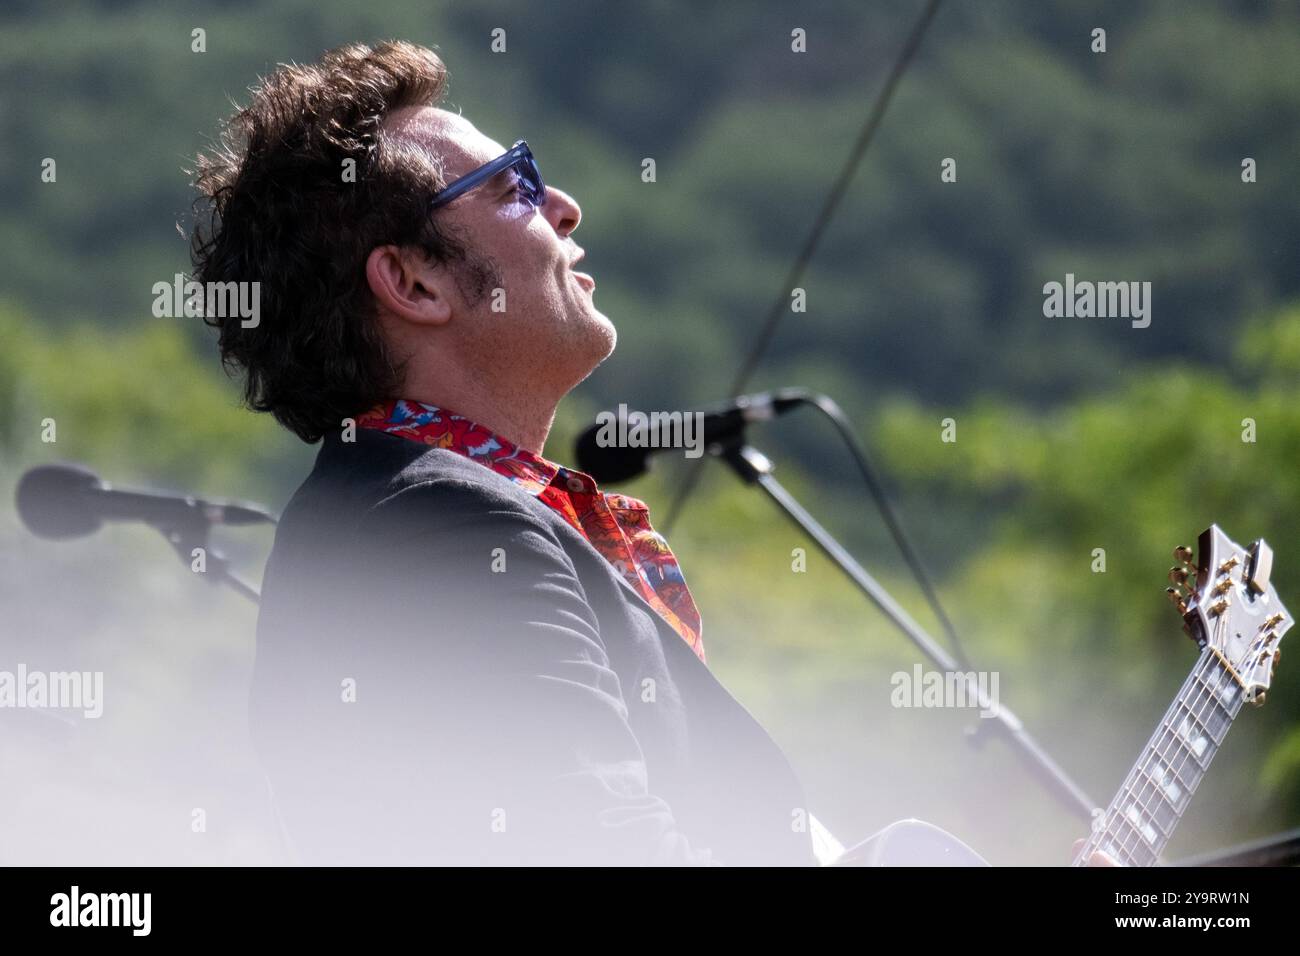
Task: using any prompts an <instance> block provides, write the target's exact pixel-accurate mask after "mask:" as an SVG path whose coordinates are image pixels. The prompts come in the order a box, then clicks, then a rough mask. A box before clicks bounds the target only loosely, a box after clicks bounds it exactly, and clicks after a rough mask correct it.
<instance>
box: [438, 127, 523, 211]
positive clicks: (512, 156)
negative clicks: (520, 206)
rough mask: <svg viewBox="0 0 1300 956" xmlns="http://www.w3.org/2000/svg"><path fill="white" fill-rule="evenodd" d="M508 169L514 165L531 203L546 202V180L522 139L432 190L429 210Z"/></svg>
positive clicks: (519, 185)
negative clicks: (446, 183)
mask: <svg viewBox="0 0 1300 956" xmlns="http://www.w3.org/2000/svg"><path fill="white" fill-rule="evenodd" d="M509 169H513V170H514V171H515V174H516V175H517V176H518V183H517V185H518V187H519V192H520V194H521V195H522V196H523V197H524V199H526V200H528V202H530V203H532V204H533V205H534V206H540V205H542V204H543V203H545V202H546V184H545V183H544V182H542V171H541V170H540V169H538V168H537V160H536V159H534V158H533V152H532V150H530V149H529V148H528V143H526V142H525V141H524V140H522V139H521V140H520V141H519V142H517V143H515V145H513V146H511V147H510V148H509V149H508V150H506V151H505V152H504V153H502V154H501V155H500V156H498V157H497V158H496V159H494V160H492V161H491V162H490V163H484V164H483V165H482V166H480V167H479V168H478V169H476V170H474V171H473V172H469V173H466V174H465V175H464V176H462V177H460V179H457V180H456V181H455V182H453V183H449V184H448V185H447V186H446V188H445V189H442V190H440V191H438V192H437V193H434V196H433V199H431V200H430V201H429V209H430V210H431V211H432V210H434V209H438V208H439V207H441V206H445V205H447V203H449V202H451V201H452V200H453V199H455V198H456V197H458V196H463V195H464V194H465V193H467V192H469V191H470V190H471V189H473V188H474V187H475V186H481V185H483V184H484V183H485V182H487V181H488V180H489V179H491V178H492V177H493V176H497V175H499V174H501V173H503V172H505V171H506V170H509Z"/></svg>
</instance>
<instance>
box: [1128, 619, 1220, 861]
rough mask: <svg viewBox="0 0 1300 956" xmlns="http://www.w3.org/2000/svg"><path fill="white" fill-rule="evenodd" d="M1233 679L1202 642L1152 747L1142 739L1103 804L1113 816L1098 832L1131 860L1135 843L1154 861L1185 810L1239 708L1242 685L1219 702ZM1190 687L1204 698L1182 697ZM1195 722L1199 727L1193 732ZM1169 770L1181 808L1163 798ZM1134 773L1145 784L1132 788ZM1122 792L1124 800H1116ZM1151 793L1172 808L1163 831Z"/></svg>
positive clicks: (1134, 778)
mask: <svg viewBox="0 0 1300 956" xmlns="http://www.w3.org/2000/svg"><path fill="white" fill-rule="evenodd" d="M1225 623H1226V622H1225V621H1223V620H1220V621H1218V622H1216V625H1215V626H1216V631H1218V632H1219V633H1216V635H1215V637H1216V638H1220V637H1222V631H1223V628H1224V625H1225ZM1216 665H1217V666H1216ZM1207 672H1209V673H1211V674H1213V677H1212V678H1211V679H1212V681H1213V683H1211V682H1210V681H1207V680H1206V679H1205V676H1206V673H1207ZM1237 683H1238V682H1237V680H1236V679H1235V678H1234V675H1233V674H1232V672H1231V671H1230V670H1229V669H1228V667H1227V662H1226V661H1225V660H1224V659H1223V658H1222V657H1221V656H1220V655H1219V654H1218V653H1215V650H1214V648H1213V646H1212V645H1210V644H1208V643H1207V646H1206V648H1205V649H1204V651H1203V653H1202V656H1201V659H1200V660H1198V661H1197V663H1196V666H1195V667H1193V668H1192V672H1191V674H1190V675H1189V676H1188V679H1187V681H1185V682H1184V685H1183V689H1182V690H1180V692H1179V694H1178V696H1177V697H1176V698H1175V700H1174V703H1173V704H1172V705H1171V706H1170V708H1169V710H1168V711H1166V713H1165V716H1164V717H1163V718H1161V721H1160V726H1159V727H1158V728H1157V731H1156V733H1155V734H1153V736H1152V740H1158V741H1159V742H1158V743H1157V744H1156V745H1155V746H1152V744H1151V742H1150V741H1149V742H1148V745H1147V747H1146V748H1144V750H1143V756H1142V757H1141V758H1139V760H1138V762H1137V764H1136V765H1135V766H1134V768H1133V772H1132V773H1130V775H1129V779H1128V780H1126V781H1125V785H1124V786H1123V787H1121V789H1120V792H1119V794H1118V795H1117V796H1116V799H1115V800H1114V801H1113V803H1112V806H1111V808H1110V809H1108V811H1107V815H1106V817H1104V818H1103V819H1113V824H1107V825H1106V826H1104V828H1103V835H1105V836H1109V837H1110V838H1111V839H1110V841H1109V845H1110V846H1111V847H1113V848H1115V849H1117V850H1118V851H1120V852H1121V854H1122V855H1124V856H1127V857H1129V858H1130V859H1131V860H1133V861H1134V862H1137V860H1138V856H1137V848H1138V847H1141V848H1142V850H1143V852H1145V853H1146V854H1148V855H1150V856H1151V862H1152V863H1154V862H1156V861H1157V860H1159V857H1160V852H1161V851H1162V850H1163V848H1164V846H1165V845H1166V844H1167V843H1168V840H1169V838H1170V837H1171V836H1172V826H1176V825H1177V823H1178V821H1179V820H1181V819H1182V815H1183V813H1184V812H1186V808H1187V807H1188V806H1189V805H1190V803H1191V797H1192V795H1193V794H1194V793H1195V791H1196V788H1197V787H1199V786H1200V784H1201V782H1202V781H1203V780H1204V778H1205V775H1206V774H1207V773H1208V771H1209V767H1210V764H1211V763H1212V762H1213V760H1214V757H1215V756H1216V754H1217V753H1218V750H1219V747H1220V746H1221V745H1222V743H1223V741H1224V740H1225V739H1226V738H1227V734H1228V731H1229V730H1231V728H1232V722H1233V720H1234V719H1235V718H1236V716H1237V714H1238V713H1239V712H1240V708H1241V705H1242V703H1243V696H1244V694H1243V692H1244V688H1240V687H1238V689H1237V692H1236V693H1235V694H1234V696H1233V701H1234V702H1235V703H1236V706H1235V708H1234V707H1233V706H1230V705H1228V704H1225V703H1224V701H1223V697H1222V692H1223V690H1224V688H1225V687H1228V686H1232V685H1235V684H1237ZM1193 689H1195V691H1196V693H1198V694H1204V700H1203V701H1201V702H1199V703H1196V704H1195V705H1194V704H1193V702H1190V701H1188V700H1187V699H1186V697H1187V696H1189V693H1190V691H1192V690H1193ZM1216 708H1217V709H1220V710H1222V711H1223V713H1224V715H1225V716H1226V717H1227V721H1226V723H1225V724H1224V727H1223V730H1222V733H1221V734H1220V735H1218V736H1216V734H1215V733H1214V730H1213V728H1212V726H1211V724H1210V723H1209V722H1208V721H1207V717H1208V716H1209V715H1211V714H1213V713H1214V712H1215V710H1216ZM1180 710H1181V711H1185V713H1184V714H1183V715H1182V719H1181V721H1179V720H1178V717H1179V714H1178V712H1179V711H1180ZM1171 713H1172V714H1173V715H1174V720H1175V723H1174V724H1171V723H1170V720H1169V715H1170V714H1171ZM1184 727H1185V728H1186V729H1187V732H1186V733H1181V732H1180V730H1179V728H1184ZM1198 727H1199V731H1197V728H1198ZM1193 731H1197V733H1196V736H1197V738H1198V742H1199V741H1201V740H1203V741H1205V742H1206V749H1205V751H1204V753H1205V754H1208V757H1206V758H1205V759H1204V761H1202V759H1201V756H1202V755H1201V754H1198V753H1197V752H1196V751H1195V750H1194V747H1195V744H1194V743H1193V742H1192V741H1191V740H1190V739H1189V736H1190V735H1191V734H1192V732H1193ZM1166 733H1168V735H1169V739H1168V741H1167V743H1166V742H1165V740H1164V738H1165V734H1166ZM1179 749H1181V751H1182V753H1181V754H1177V753H1175V752H1174V751H1176V750H1179ZM1148 750H1149V751H1151V753H1150V754H1148V753H1147V751H1148ZM1171 753H1172V755H1173V757H1174V758H1179V757H1180V758H1181V759H1179V760H1178V763H1177V765H1175V762H1174V759H1171ZM1152 757H1156V758H1158V760H1159V762H1160V764H1161V765H1162V766H1163V767H1164V771H1163V773H1162V774H1161V776H1162V777H1163V778H1164V779H1163V780H1162V781H1157V780H1156V778H1155V777H1153V776H1152V775H1151V774H1150V773H1148V772H1146V771H1145V770H1144V769H1143V768H1144V766H1147V765H1149V764H1150V763H1151V758H1152ZM1189 760H1191V761H1192V762H1193V763H1194V764H1195V767H1196V770H1197V773H1198V776H1197V778H1196V780H1195V781H1194V782H1189V781H1188V780H1187V779H1186V778H1185V777H1184V773H1185V772H1186V768H1187V765H1188V761H1189ZM1170 774H1172V775H1173V778H1174V779H1176V780H1177V782H1178V783H1179V784H1180V785H1181V786H1182V788H1183V794H1181V796H1183V797H1184V799H1183V800H1181V801H1180V802H1181V803H1182V804H1183V809H1182V810H1179V808H1178V806H1177V803H1176V802H1175V801H1173V800H1169V799H1167V798H1168V790H1167V789H1166V788H1167V786H1168V783H1169V782H1170V781H1169V775H1170ZM1140 777H1145V778H1146V783H1144V784H1142V785H1141V787H1137V786H1136V778H1140ZM1147 784H1150V787H1151V791H1150V794H1149V796H1148V797H1147V798H1145V799H1144V798H1143V797H1142V795H1141V791H1142V790H1143V789H1146V785H1147ZM1126 796H1127V797H1128V798H1129V799H1127V800H1125V799H1122V798H1124V797H1126ZM1153 798H1154V799H1157V800H1160V801H1161V802H1162V803H1165V804H1167V805H1168V806H1169V807H1170V809H1171V810H1173V812H1174V814H1175V816H1174V821H1173V824H1172V826H1171V828H1170V829H1169V830H1166V829H1165V827H1164V826H1163V825H1162V824H1161V823H1160V822H1159V819H1158V818H1157V816H1156V814H1155V813H1153V812H1152V811H1151V802H1150V801H1151V799H1153ZM1125 804H1127V805H1128V808H1129V809H1130V810H1133V809H1134V808H1136V815H1137V817H1138V820H1139V822H1140V824H1141V826H1139V825H1136V824H1134V823H1133V821H1132V820H1130V819H1129V818H1128V815H1127V814H1126V813H1125V812H1124V811H1123V809H1122V808H1123V806H1124V805H1125ZM1115 824H1122V825H1124V826H1127V827H1128V828H1129V829H1130V830H1131V831H1132V832H1131V833H1130V834H1129V835H1128V836H1124V837H1121V836H1120V834H1118V833H1114V832H1111V829H1112V826H1113V825H1115ZM1144 827H1145V828H1147V829H1150V830H1151V832H1152V833H1153V834H1154V835H1155V839H1154V840H1152V839H1151V838H1148V837H1147V836H1146V834H1145V833H1144V832H1143V828H1144ZM1130 840H1132V841H1133V848H1132V849H1130V847H1129V842H1130ZM1116 841H1118V844H1119V845H1118V847H1116V846H1115V843H1116Z"/></svg>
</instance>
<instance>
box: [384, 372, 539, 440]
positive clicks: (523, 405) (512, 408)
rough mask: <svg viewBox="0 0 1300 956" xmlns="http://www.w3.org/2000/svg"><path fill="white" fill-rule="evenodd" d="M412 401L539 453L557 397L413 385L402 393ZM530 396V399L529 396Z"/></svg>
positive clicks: (403, 396)
mask: <svg viewBox="0 0 1300 956" xmlns="http://www.w3.org/2000/svg"><path fill="white" fill-rule="evenodd" d="M401 397H402V398H405V399H407V400H408V401H412V402H422V403H424V404H425V405H435V406H437V407H439V408H446V409H448V410H449V411H452V412H455V413H456V414H457V415H460V416H462V417H464V418H468V419H469V420H470V421H472V422H474V423H475V424H476V425H481V426H482V427H484V428H486V429H488V430H489V431H491V432H494V433H496V434H497V435H500V436H501V437H502V438H507V439H509V440H510V441H512V442H514V443H515V444H516V445H518V446H519V447H520V448H523V449H525V450H526V451H530V452H532V453H533V454H535V455H538V456H541V455H542V453H543V450H544V449H545V448H546V437H547V436H548V435H549V434H550V432H551V425H552V424H553V423H554V421H555V409H556V407H557V406H558V405H559V401H558V400H557V401H555V402H546V401H538V400H537V399H536V397H535V396H527V395H519V396H515V395H508V394H505V395H503V394H494V395H491V396H484V395H479V394H476V391H475V390H472V389H470V390H465V391H461V392H459V393H455V394H451V393H448V392H444V391H443V390H441V389H418V388H417V389H413V390H412V391H410V392H404V393H403V394H402V396H401ZM530 397H531V398H532V401H531V402H529V401H528V399H529V398H530Z"/></svg>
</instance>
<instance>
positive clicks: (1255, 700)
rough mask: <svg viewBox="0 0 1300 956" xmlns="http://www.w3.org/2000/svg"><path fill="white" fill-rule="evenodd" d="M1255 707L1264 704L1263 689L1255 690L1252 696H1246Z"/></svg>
mask: <svg viewBox="0 0 1300 956" xmlns="http://www.w3.org/2000/svg"><path fill="white" fill-rule="evenodd" d="M1248 699H1249V700H1250V702H1251V703H1252V704H1254V705H1255V706H1256V707H1263V706H1264V691H1262V690H1261V691H1257V692H1256V694H1255V696H1254V697H1251V698H1248Z"/></svg>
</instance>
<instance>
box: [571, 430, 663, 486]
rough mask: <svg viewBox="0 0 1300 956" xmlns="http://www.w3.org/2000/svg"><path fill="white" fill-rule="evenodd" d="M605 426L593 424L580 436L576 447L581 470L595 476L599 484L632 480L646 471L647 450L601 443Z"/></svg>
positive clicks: (574, 449) (576, 456) (575, 451)
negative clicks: (601, 434)
mask: <svg viewBox="0 0 1300 956" xmlns="http://www.w3.org/2000/svg"><path fill="white" fill-rule="evenodd" d="M602 430H604V426H601V425H594V426H592V427H591V428H588V429H587V430H586V431H585V432H583V433H582V434H581V435H579V436H578V440H577V442H576V443H575V444H574V448H573V454H574V457H575V458H576V459H577V461H578V470H579V471H581V472H585V473H586V474H588V475H590V476H591V477H592V478H594V479H596V483H597V484H600V485H604V484H617V483H618V482H620V481H630V480H632V479H633V478H636V477H637V476H639V475H642V474H644V473H645V471H646V460H647V458H648V452H647V450H646V449H645V448H625V447H623V446H620V445H603V446H602V445H601V444H600V443H599V442H598V441H597V439H598V438H599V436H600V433H601V431H602Z"/></svg>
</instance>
